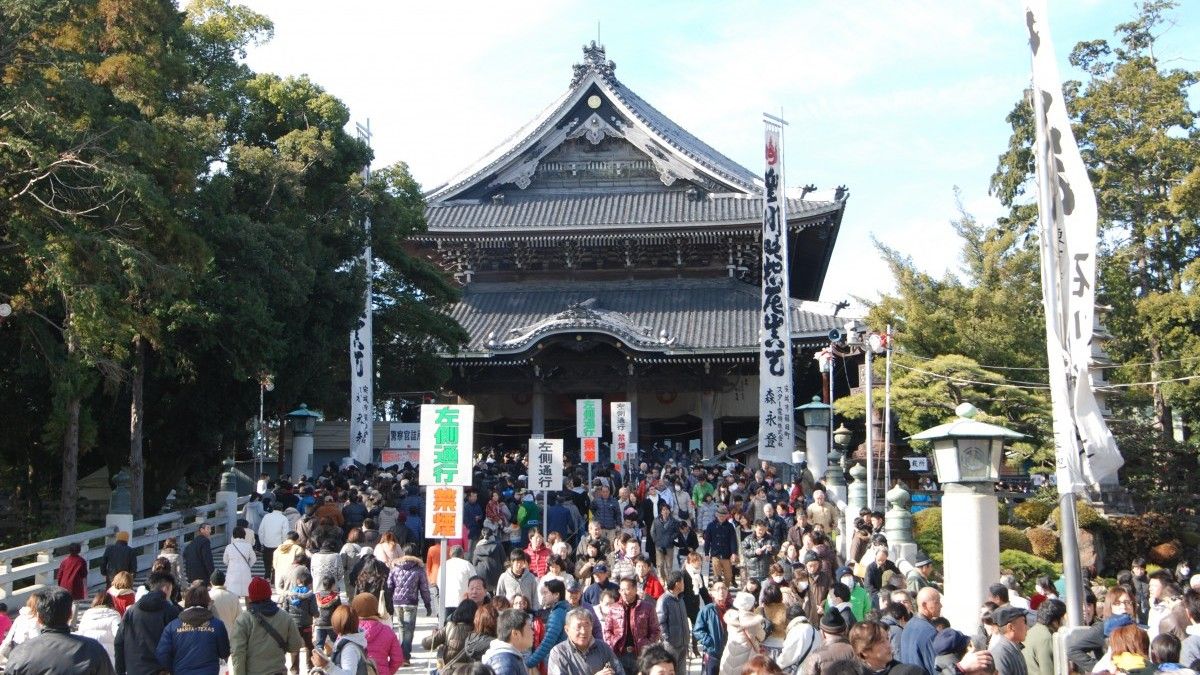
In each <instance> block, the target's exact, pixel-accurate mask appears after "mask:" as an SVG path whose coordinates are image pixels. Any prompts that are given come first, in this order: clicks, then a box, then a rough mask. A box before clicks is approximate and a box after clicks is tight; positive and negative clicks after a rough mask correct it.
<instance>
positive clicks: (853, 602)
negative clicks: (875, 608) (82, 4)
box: [834, 567, 871, 623]
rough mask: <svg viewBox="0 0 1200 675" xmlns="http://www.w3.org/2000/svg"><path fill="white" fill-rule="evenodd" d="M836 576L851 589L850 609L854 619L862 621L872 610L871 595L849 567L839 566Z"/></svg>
mask: <svg viewBox="0 0 1200 675" xmlns="http://www.w3.org/2000/svg"><path fill="white" fill-rule="evenodd" d="M834 578H835V579H837V580H838V582H839V583H841V584H844V585H845V586H846V588H847V589H849V592H850V595H849V597H848V598H847V600H848V601H849V603H850V610H851V611H852V612H853V613H854V620H855V621H862V620H863V619H864V618H865V617H866V616H867V612H869V611H871V596H870V595H868V594H867V591H866V589H865V588H863V587H862V586H861V585H860V584H859V583H858V579H856V578H855V576H854V572H853V571H851V569H850V568H849V567H841V568H838V571H837V573H836V574H835V575H834ZM848 623H850V622H848Z"/></svg>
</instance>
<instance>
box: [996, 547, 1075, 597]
mask: <svg viewBox="0 0 1200 675" xmlns="http://www.w3.org/2000/svg"><path fill="white" fill-rule="evenodd" d="M1000 569H1001V571H1002V572H1003V571H1006V572H1009V573H1011V574H1012V575H1013V577H1015V578H1016V580H1017V585H1018V586H1020V587H1021V592H1022V594H1023V595H1025V596H1029V594H1031V593H1033V590H1034V583H1035V582H1036V581H1037V578H1038V577H1039V576H1042V575H1048V576H1050V577H1051V578H1055V577H1057V576H1060V575H1061V574H1062V565H1061V564H1059V563H1054V562H1051V561H1049V560H1046V559H1045V558H1039V557H1038V556H1036V555H1033V554H1032V553H1026V552H1024V551H1014V550H1002V551H1000Z"/></svg>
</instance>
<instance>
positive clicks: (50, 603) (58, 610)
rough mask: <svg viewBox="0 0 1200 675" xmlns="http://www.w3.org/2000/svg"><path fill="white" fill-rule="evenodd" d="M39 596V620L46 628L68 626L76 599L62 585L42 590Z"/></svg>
mask: <svg viewBox="0 0 1200 675" xmlns="http://www.w3.org/2000/svg"><path fill="white" fill-rule="evenodd" d="M36 597H37V616H38V621H40V622H41V624H42V625H43V626H45V627H46V628H66V627H67V624H68V623H69V622H70V621H71V608H72V607H73V606H74V604H75V601H74V600H72V599H71V594H70V593H68V592H67V589H65V588H62V587H53V588H46V589H43V590H40V591H38V592H37V594H36Z"/></svg>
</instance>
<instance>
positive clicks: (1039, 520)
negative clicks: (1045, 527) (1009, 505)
mask: <svg viewBox="0 0 1200 675" xmlns="http://www.w3.org/2000/svg"><path fill="white" fill-rule="evenodd" d="M1053 511H1054V507H1053V506H1051V505H1049V504H1047V503H1045V502H1039V501H1036V500H1033V499H1030V500H1028V501H1024V502H1021V503H1020V504H1017V505H1016V506H1014V507H1013V520H1014V521H1015V522H1014V523H1013V524H1014V525H1024V526H1026V527H1038V526H1040V525H1042V524H1043V523H1045V522H1046V519H1047V518H1049V517H1050V514H1051V513H1052V512H1053Z"/></svg>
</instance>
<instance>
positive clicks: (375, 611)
mask: <svg viewBox="0 0 1200 675" xmlns="http://www.w3.org/2000/svg"><path fill="white" fill-rule="evenodd" d="M350 607H351V608H352V609H353V610H354V613H355V614H357V615H358V618H360V619H376V618H378V617H379V598H377V597H375V595H374V594H373V593H359V594H358V595H356V596H354V599H353V600H351V601H350Z"/></svg>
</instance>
